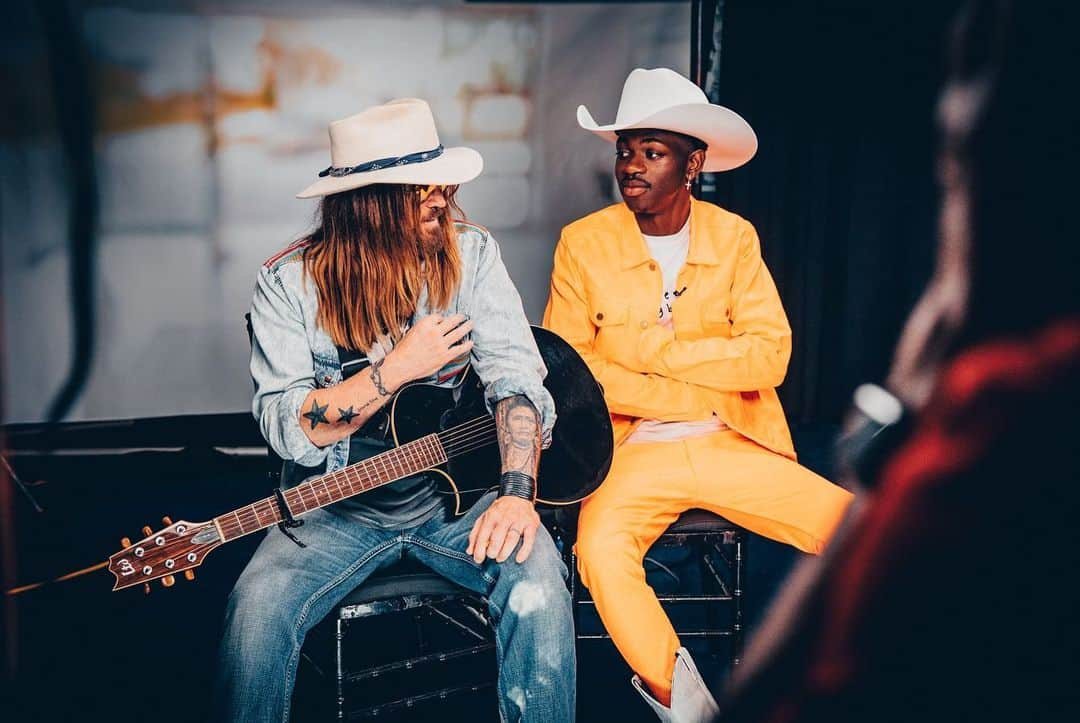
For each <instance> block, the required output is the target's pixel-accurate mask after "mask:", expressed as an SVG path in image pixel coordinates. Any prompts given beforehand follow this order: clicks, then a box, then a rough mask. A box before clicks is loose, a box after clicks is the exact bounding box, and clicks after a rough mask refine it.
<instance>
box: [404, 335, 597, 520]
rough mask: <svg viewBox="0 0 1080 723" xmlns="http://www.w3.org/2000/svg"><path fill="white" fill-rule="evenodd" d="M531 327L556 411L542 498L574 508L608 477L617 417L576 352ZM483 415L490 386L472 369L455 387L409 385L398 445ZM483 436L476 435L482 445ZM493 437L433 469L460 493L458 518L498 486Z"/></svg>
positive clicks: (544, 458)
mask: <svg viewBox="0 0 1080 723" xmlns="http://www.w3.org/2000/svg"><path fill="white" fill-rule="evenodd" d="M532 330H533V337H534V338H535V340H536V345H537V348H539V350H540V356H541V357H542V358H543V359H544V364H545V366H547V368H548V375H547V378H545V380H544V387H545V388H546V389H547V390H548V392H549V393H550V394H551V396H552V398H553V399H554V400H555V409H556V410H557V412H556V413H557V414H558V419H557V420H556V422H555V428H554V430H552V444H551V447H550V448H548V449H546V450H544V451H543V453H542V454H541V455H540V470H539V475H538V479H537V497H538V501H539V502H541V503H544V504H549V505H568V504H573V503H575V502H579V501H581V500H582V499H584V498H585V497H587V496H588V495H590V494H592V493H593V492H594V491H595V490H596V488H597V487H599V486H600V483H601V482H603V481H604V477H606V476H607V473H608V469H609V468H610V466H611V456H612V452H613V450H614V441H613V436H612V430H611V417H610V416H609V415H608V411H607V405H606V404H605V403H604V393H603V390H602V389H601V388H600V385H599V384H597V382H596V380H595V379H594V378H593V376H592V373H591V372H590V371H589V368H588V366H586V364H585V362H584V360H582V358H581V357H580V356H579V355H578V353H577V352H576V351H574V349H573V347H571V346H570V345H569V344H567V343H566V342H565V341H563V339H562V338H561V337H560V336H558V335H557V334H554V333H552V332H550V331H548V330H546V329H543V328H540V327H535V326H534V327H532ZM485 417H488V418H490V415H489V414H488V411H487V407H486V405H485V403H484V386H483V383H482V382H481V381H480V378H479V377H478V376H477V374H476V372H475V371H474V370H473V369H472V367H469V368H468V369H467V370H466V371H465V373H464V375H463V377H462V378H461V379H460V380H459V381H458V383H457V384H456V385H455V386H453V387H437V386H435V385H433V384H427V383H418V384H411V385H408V386H406V387H403V388H402V389H401V390H400V391H398V393H397V394H396V395H395V397H394V400H393V402H392V404H391V411H390V423H391V431H392V433H393V440H394V444H395V445H397V446H400V445H402V444H405V443H407V442H411V441H413V440H415V439H419V438H421V437H423V436H425V435H428V434H430V433H432V432H442V431H444V430H447V429H450V428H452V427H456V426H458V425H462V424H466V423H468V422H470V421H472V420H477V419H483V418H485ZM480 435H481V432H479V431H478V432H476V433H474V436H475V437H476V438H477V439H478V441H477V444H479V437H480ZM489 436H490V443H489V444H486V445H483V446H478V447H477V448H476V449H474V450H472V451H469V452H465V453H457V454H455V455H454V456H453V457H451V458H450V460H449V461H448V462H447V463H445V464H442V465H439V466H438V467H435V468H432V469H433V471H434V472H435V473H437V474H439V475H441V476H443V477H444V478H445V479H446V482H447V485H448V486H449V488H450V489H451V490H452V491H453V492H454V493H455V496H456V498H457V500H456V506H455V513H456V514H464V513H465V512H466V511H467V510H468V509H469V508H470V507H471V506H472V505H473V504H474V503H475V502H476V500H478V499H479V498H480V497H481V496H483V494H484V493H485V492H487V491H488V490H489V489H491V488H493V487H494V486H497V483H498V479H499V473H500V471H501V468H502V459H501V456H500V454H499V446H498V443H497V442H496V439H495V437H494V435H489Z"/></svg>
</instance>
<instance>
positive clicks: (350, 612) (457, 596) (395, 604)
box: [334, 573, 495, 720]
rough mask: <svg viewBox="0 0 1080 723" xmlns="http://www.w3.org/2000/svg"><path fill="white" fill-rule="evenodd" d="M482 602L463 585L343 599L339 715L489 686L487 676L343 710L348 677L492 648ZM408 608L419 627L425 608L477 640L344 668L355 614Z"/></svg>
mask: <svg viewBox="0 0 1080 723" xmlns="http://www.w3.org/2000/svg"><path fill="white" fill-rule="evenodd" d="M409 577H412V578H418V577H426V576H425V575H421V576H416V575H411V576H409ZM430 577H431V578H437V577H438V576H436V575H435V574H434V573H431V574H430ZM439 580H440V581H441V578H439ZM417 587H422V585H418V586H417ZM359 590H360V591H361V592H362V591H363V586H361V587H360V588H359ZM353 594H355V593H353ZM454 603H457V604H458V605H459V606H460V607H461V608H462V609H463V610H464V611H465V612H466V614H467V618H466V616H462V615H458V614H455V612H456V611H454V610H451V609H448V605H450V604H454ZM486 608H487V603H486V602H485V601H484V599H483V598H482V597H481V596H479V595H477V594H475V593H473V592H471V591H469V590H466V589H464V588H462V589H461V591H460V592H456V591H455V592H442V593H423V592H418V593H403V594H398V595H393V596H390V597H386V598H382V599H374V600H370V601H363V602H356V603H352V604H343V605H341V606H339V607H338V609H337V620H336V633H335V653H334V661H335V667H336V670H335V678H336V684H337V717H338V720H346V719H347V720H359V719H363V718H373V717H376V716H380V715H385V714H387V713H391V712H395V711H400V710H403V709H408V708H412V707H414V706H416V705H417V704H419V703H423V702H426V701H430V700H445V699H446V698H449V697H450V696H454V695H460V694H462V693H470V692H475V691H478V690H482V689H484V688H489V687H492V686H493V685H494V683H493V682H491V681H488V682H484V683H477V684H473V685H459V686H451V687H444V688H438V689H436V690H431V691H427V692H425V693H420V694H417V695H411V696H407V697H405V698H401V699H399V700H395V701H391V702H388V703H381V704H379V705H373V706H369V707H367V708H362V709H357V710H346V707H347V700H346V687H347V685H348V684H350V683H357V682H360V681H363V680H371V679H373V678H378V677H380V676H382V675H386V674H389V673H393V672H396V671H400V670H412V669H414V668H416V667H418V666H421V665H428V664H432V663H443V662H447V661H450V660H456V659H461V658H467V657H470V656H473V655H477V654H480V653H483V652H487V651H489V650H493V649H494V648H495V643H494V642H493V629H492V626H491V620H490V618H489V616H488V614H487V611H486ZM410 611H411V612H412V614H413V615H414V619H415V620H416V623H417V629H418V630H419V631H422V630H423V627H422V626H421V625H420V623H421V617H422V616H423V615H425V614H427V615H428V616H429V617H436V618H440V619H441V620H443V621H444V622H447V623H450V624H451V625H453V626H455V627H457V628H459V629H461V630H463V631H465V632H466V633H468V634H469V635H470V636H471V637H472V638H474V639H475V640H476V644H475V645H471V646H465V647H461V648H456V649H454V650H448V651H438V652H433V653H422V654H420V655H416V656H413V657H411V658H405V659H403V660H397V661H394V662H391V663H385V664H382V665H375V666H371V667H368V668H363V669H361V670H356V671H347V670H346V669H345V659H344V658H345V656H344V649H345V639H346V636H347V634H348V629H349V626H350V624H352V623H353V622H355V621H357V620H363V619H366V618H374V617H377V616H380V615H385V614H388V613H400V612H410ZM463 618H466V619H463ZM422 647H423V642H422V641H421V648H422Z"/></svg>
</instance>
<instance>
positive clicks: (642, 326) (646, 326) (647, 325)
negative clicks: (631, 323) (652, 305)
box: [641, 321, 649, 329]
mask: <svg viewBox="0 0 1080 723" xmlns="http://www.w3.org/2000/svg"><path fill="white" fill-rule="evenodd" d="M641 328H642V329H648V328H649V322H647V321H642V322H641Z"/></svg>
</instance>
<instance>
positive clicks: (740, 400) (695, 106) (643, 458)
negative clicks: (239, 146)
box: [544, 68, 851, 723]
mask: <svg viewBox="0 0 1080 723" xmlns="http://www.w3.org/2000/svg"><path fill="white" fill-rule="evenodd" d="M578 123H579V124H580V125H581V126H582V127H583V128H585V129H586V130H590V131H592V132H594V133H596V134H597V135H600V136H601V137H603V138H605V139H606V140H608V141H611V142H614V143H615V158H614V166H615V178H616V180H617V181H618V183H619V189H620V191H621V192H622V197H623V203H620V204H615V205H613V206H609V207H608V208H605V209H602V210H600V211H597V212H596V213H593V214H591V215H589V216H586V217H585V218H583V219H580V220H578V221H575V222H574V223H572V224H570V225H569V226H567V227H566V228H564V229H563V233H562V238H561V239H560V240H559V245H558V248H557V249H556V250H555V268H554V270H553V271H552V275H551V296H550V299H549V301H548V306H547V311H546V313H545V314H544V325H545V326H547V327H549V328H550V329H552V330H554V331H556V332H557V333H559V334H560V335H562V336H563V338H565V339H566V340H567V341H568V342H570V344H572V345H573V346H574V347H575V348H576V349H577V351H578V352H580V353H581V355H582V356H583V357H584V358H585V360H586V362H587V363H588V364H589V367H590V368H591V369H592V371H593V373H594V374H595V375H596V377H597V379H599V380H600V383H601V384H602V385H603V387H604V397H605V399H606V400H607V404H608V408H609V409H610V410H611V412H612V416H613V427H614V429H615V437H616V442H617V443H618V446H617V448H616V450H615V456H614V460H613V462H612V465H611V471H610V473H609V474H608V477H607V479H606V480H604V483H603V485H601V487H600V489H599V490H598V491H597V492H596V493H594V494H593V495H592V496H591V497H589V498H588V499H586V500H585V502H584V503H583V504H582V507H581V517H580V521H579V527H578V538H577V553H578V561H579V568H580V570H581V579H582V582H584V583H585V585H586V586H588V588H589V591H590V592H591V593H592V597H593V600H594V601H595V602H596V609H597V612H598V613H599V614H600V618H601V619H602V620H603V622H604V625H605V626H606V628H607V630H608V632H609V633H610V634H611V637H612V640H613V641H614V642H615V646H616V647H617V648H618V649H619V652H620V653H622V655H623V657H624V658H625V659H626V661H627V662H628V663H629V664H630V666H631V667H632V668H633V669H634V671H635V673H636V675H635V676H634V679H633V683H634V686H635V687H636V688H637V689H638V692H639V693H640V694H641V695H642V697H643V698H644V699H645V700H646V702H648V704H649V705H650V706H651V707H652V708H653V710H654V711H655V712H656V713H657V714H658V716H659V717H660V718H661V719H662V720H666V721H678V722H679V723H691V722H696V721H703V720H708V719H709V718H710V717H711V715H712V714H713V713H714V712H715V710H716V703H715V702H714V701H713V699H712V697H711V695H710V693H709V690H708V688H707V687H706V686H705V685H704V683H703V682H702V681H701V678H700V676H699V675H698V673H697V670H696V668H695V666H694V664H693V661H692V660H691V658H690V654H689V653H688V652H687V651H686V649H685V648H681V647H680V642H679V638H678V635H677V634H676V633H675V630H674V628H673V627H672V625H671V622H670V621H669V620H668V618H667V616H666V615H665V613H664V611H663V609H662V608H661V607H660V603H659V602H658V601H657V599H656V594H655V593H654V592H653V591H652V589H651V588H650V587H649V586H648V584H647V583H646V581H645V572H644V570H643V568H642V564H643V558H644V556H645V553H646V551H647V550H648V549H649V548H650V547H651V546H652V544H653V543H654V542H655V541H656V540H657V538H658V537H660V535H661V534H663V532H664V530H666V529H667V527H668V526H669V525H671V523H672V522H674V521H675V520H676V519H677V518H678V516H679V515H680V514H681V513H682V512H685V511H686V510H689V509H693V508H702V509H706V510H710V511H713V512H715V513H717V514H720V515H723V516H724V517H726V518H727V519H729V520H731V521H732V522H734V523H736V524H739V525H741V526H743V527H745V528H747V529H749V530H752V531H754V532H757V533H759V534H762V535H765V536H767V537H770V538H772V539H774V540H778V541H781V542H786V543H788V544H791V545H794V546H795V547H797V548H799V549H800V550H803V551H806V552H811V553H817V552H819V551H821V549H822V548H823V547H824V545H825V543H826V541H827V540H828V539H829V537H830V535H831V534H832V531H833V529H834V527H835V526H836V524H837V522H838V521H839V520H840V517H841V516H842V514H843V512H844V509H845V507H846V506H847V504H848V502H849V500H850V498H851V495H850V494H848V493H847V492H846V491H844V490H843V489H840V488H839V487H837V486H836V485H834V484H832V483H830V482H829V481H828V480H826V479H824V478H822V477H819V476H818V475H816V474H814V473H813V472H811V471H810V470H808V469H806V468H805V467H802V466H800V465H799V464H798V463H797V462H796V461H795V449H794V447H793V446H792V441H791V435H790V433H789V432H788V426H787V421H786V419H785V417H784V411H783V409H781V407H780V399H779V397H778V396H777V394H776V389H775V387H776V386H778V385H779V384H780V382H781V381H782V380H783V378H784V375H785V374H786V372H787V364H788V358H789V357H790V356H791V328H790V326H789V325H788V321H787V316H786V315H785V313H784V308H783V306H782V305H781V303H780V296H779V294H778V293H777V291H776V286H775V285H774V284H773V280H772V277H771V276H770V275H769V271H768V269H767V268H766V267H765V263H764V261H763V260H762V258H761V249H760V243H759V241H758V237H757V233H756V232H755V230H754V227H753V226H752V225H751V224H750V223H749V222H748V221H746V220H745V219H743V218H740V217H739V216H737V215H735V214H734V213H731V212H729V211H726V210H724V209H722V208H720V207H718V206H715V205H713V204H710V203H705V202H703V201H698V200H696V199H695V198H693V196H692V195H691V188H692V186H693V182H694V179H695V177H696V176H697V175H698V174H699V173H700V172H702V171H724V170H728V169H731V168H735V167H737V166H740V165H742V164H743V163H745V162H746V161H748V160H749V159H750V157H751V156H753V154H754V151H755V150H756V149H757V139H756V137H755V136H754V132H753V131H752V130H751V129H750V126H749V125H748V124H747V123H746V121H744V120H743V119H742V118H741V117H739V116H738V115H737V114H736V113H734V112H733V111H731V110H728V109H727V108H724V107H722V106H718V105H713V104H710V103H709V102H708V99H707V98H706V97H705V94H704V93H703V92H702V91H701V89H699V88H698V87H697V86H696V85H694V84H693V83H692V82H691V81H689V80H688V79H686V78H684V77H682V76H681V75H679V74H678V73H676V72H674V71H672V70H669V69H667V68H656V69H653V70H644V69H641V68H638V69H637V70H634V71H633V72H632V73H630V76H629V77H628V78H627V80H626V84H625V86H624V88H623V94H622V99H621V101H620V103H619V110H618V115H617V119H616V122H615V123H614V124H612V125H608V126H599V125H597V124H596V123H595V121H593V118H592V116H591V115H590V114H589V112H588V111H587V110H586V109H585V107H584V106H581V107H580V108H579V109H578Z"/></svg>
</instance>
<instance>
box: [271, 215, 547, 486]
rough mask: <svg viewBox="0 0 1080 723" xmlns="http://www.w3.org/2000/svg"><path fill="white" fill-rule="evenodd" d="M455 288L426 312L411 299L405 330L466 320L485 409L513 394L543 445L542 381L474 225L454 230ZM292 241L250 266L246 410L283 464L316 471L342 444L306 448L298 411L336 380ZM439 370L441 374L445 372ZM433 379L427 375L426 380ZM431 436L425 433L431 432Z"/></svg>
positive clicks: (494, 254)
mask: <svg viewBox="0 0 1080 723" xmlns="http://www.w3.org/2000/svg"><path fill="white" fill-rule="evenodd" d="M457 233H458V246H459V248H460V249H461V263H462V274H461V284H460V286H459V287H458V290H457V292H456V293H455V294H454V296H453V298H452V299H451V302H450V306H449V308H448V309H444V310H437V309H436V310H432V309H429V308H428V306H427V292H426V289H425V290H424V291H423V292H422V293H421V295H420V300H419V304H418V306H417V310H416V313H415V314H414V315H413V319H412V320H413V323H415V322H416V321H418V320H419V319H422V318H423V317H425V316H428V315H430V314H432V313H443V314H455V313H463V314H467V315H468V316H469V317H470V318H471V319H472V320H473V330H472V340H473V350H472V353H471V355H470V356H471V359H470V361H471V362H472V364H473V366H474V368H475V370H476V372H477V374H478V375H479V377H480V380H481V381H482V382H483V383H484V389H485V396H486V398H487V402H488V408H489V410H491V409H492V408H493V406H494V404H495V402H498V401H499V400H500V399H505V398H506V397H511V396H515V395H518V394H523V395H525V396H526V397H528V399H529V401H531V402H532V403H533V405H534V406H535V407H536V409H537V411H539V412H540V418H541V424H542V428H543V440H544V442H543V444H544V446H545V447H547V446H548V445H549V444H550V442H551V428H552V427H553V426H554V424H555V404H554V401H553V400H552V398H551V395H550V394H549V393H548V391H547V389H545V388H544V385H543V380H544V377H545V376H546V375H547V368H546V367H545V366H544V362H543V360H542V359H541V358H540V353H539V351H538V350H537V348H536V342H535V341H534V340H533V336H532V332H531V330H530V329H529V322H528V320H527V319H526V317H525V312H524V310H523V309H522V306H521V297H520V296H518V293H517V289H515V288H514V284H513V282H511V280H510V275H509V274H508V273H507V272H506V267H505V266H503V262H502V257H501V255H500V253H499V245H498V244H497V243H496V241H495V239H494V238H492V236H491V234H490V233H489V232H488V231H487V230H486V229H484V228H481V227H479V226H474V225H472V224H466V223H458V224H457ZM304 248H305V244H303V243H296V244H293V245H292V246H290V247H289V248H288V249H286V250H285V251H283V252H282V253H280V254H278V255H277V256H275V257H273V258H271V259H270V260H269V261H267V262H266V263H265V264H264V265H263V266H262V267H261V268H260V269H259V276H258V280H257V281H256V284H255V296H254V298H253V299H252V302H251V327H252V331H253V338H252V345H251V376H252V378H253V379H254V381H255V398H254V400H253V401H252V405H251V406H252V412H253V413H254V414H255V418H256V419H257V420H258V421H259V427H260V428H261V429H262V433H263V436H264V437H265V438H266V441H267V442H268V443H269V444H270V446H271V448H273V450H274V451H275V452H277V454H278V455H279V456H280V457H281V458H282V459H285V460H291V461H293V462H295V463H297V464H301V465H304V466H307V467H315V466H318V465H320V464H322V463H323V462H326V471H327V472H331V471H333V470H335V469H340V468H341V467H343V466H345V463H346V461H347V460H348V459H349V438H348V437H346V438H345V439H342V440H340V441H338V442H336V443H334V444H332V445H330V446H328V447H317V446H316V445H314V444H312V442H311V440H309V439H308V437H307V435H306V434H304V431H303V430H302V429H301V428H300V423H299V418H300V406H301V404H302V403H303V401H304V399H305V398H306V397H307V395H308V393H309V392H310V391H311V390H312V389H315V388H322V387H329V386H333V385H335V384H338V383H339V382H340V381H341V364H340V362H339V360H338V352H337V347H336V346H335V345H334V342H333V341H331V339H330V337H329V336H328V335H327V334H326V332H325V331H324V330H323V329H322V328H320V327H319V325H318V324H317V323H316V321H315V319H316V310H317V308H318V297H317V294H316V290H315V284H314V282H313V281H312V280H311V279H308V280H307V283H304V280H303V276H304V262H303V249H304ZM453 365H454V364H453V363H452V364H451V365H448V367H446V368H450V366H453ZM440 373H441V372H437V373H436V374H434V375H432V377H431V379H430V381H434V380H435V379H436V378H438V376H439V375H440ZM433 431H434V430H433Z"/></svg>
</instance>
